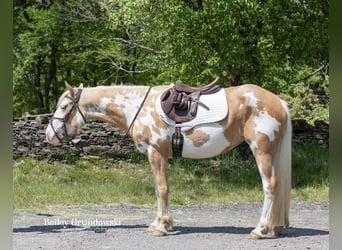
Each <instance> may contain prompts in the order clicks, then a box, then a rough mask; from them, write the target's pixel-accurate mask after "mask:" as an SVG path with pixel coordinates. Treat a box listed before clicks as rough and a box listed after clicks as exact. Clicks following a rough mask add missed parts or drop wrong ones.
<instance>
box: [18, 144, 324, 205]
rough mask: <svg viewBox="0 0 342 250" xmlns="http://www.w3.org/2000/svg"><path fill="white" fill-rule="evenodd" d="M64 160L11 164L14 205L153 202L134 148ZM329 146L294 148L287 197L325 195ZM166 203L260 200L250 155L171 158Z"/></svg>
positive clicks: (143, 165) (148, 180)
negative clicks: (111, 156)
mask: <svg viewBox="0 0 342 250" xmlns="http://www.w3.org/2000/svg"><path fill="white" fill-rule="evenodd" d="M66 159H67V160H66V161H65V162H64V163H49V162H48V160H41V161H38V160H34V159H31V158H22V159H18V160H17V161H16V162H15V164H14V167H13V189H14V191H13V193H14V208H15V209H18V208H44V207H48V206H50V205H78V204H104V203H133V204H147V205H155V194H154V188H153V180H152V176H151V171H150V167H149V164H148V161H147V160H146V159H145V157H144V156H142V155H136V154H133V155H132V157H131V159H130V161H128V162H121V163H117V162H113V161H111V160H106V159H103V160H99V159H93V160H82V159H73V158H66ZM327 159H328V149H325V148H320V147H318V146H314V145H305V146H294V148H293V189H292V198H293V199H298V200H302V201H318V200H328V192H329V188H328V183H329V181H328V163H327ZM168 171H169V182H170V200H171V204H180V205H190V204H203V203H229V202H239V201H249V202H257V201H262V199H263V193H262V188H261V180H260V177H259V173H258V170H257V167H256V164H255V163H254V160H242V159H241V158H240V157H239V155H238V153H237V151H232V152H229V153H227V154H225V155H222V156H220V157H217V158H214V159H208V160H188V159H175V160H171V161H170V164H169V167H168Z"/></svg>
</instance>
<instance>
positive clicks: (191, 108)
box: [160, 77, 221, 123]
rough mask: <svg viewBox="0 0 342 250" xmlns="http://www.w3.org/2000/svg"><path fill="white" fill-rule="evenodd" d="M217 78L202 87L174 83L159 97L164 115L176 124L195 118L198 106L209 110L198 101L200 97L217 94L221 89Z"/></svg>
mask: <svg viewBox="0 0 342 250" xmlns="http://www.w3.org/2000/svg"><path fill="white" fill-rule="evenodd" d="M218 80H219V78H218V77H217V78H216V79H215V80H214V81H213V82H211V83H209V84H208V85H206V86H203V87H191V86H188V85H186V84H184V83H176V84H174V85H173V86H172V87H171V88H169V89H167V90H166V91H165V92H164V93H163V94H162V95H161V97H160V104H161V108H162V110H163V111H164V113H165V114H166V115H167V116H168V117H169V118H170V119H172V120H173V121H175V122H176V123H183V122H188V121H191V120H193V119H194V118H195V117H196V114H197V109H198V105H201V106H202V107H204V108H205V109H207V110H209V108H208V107H207V106H206V105H205V103H203V102H201V101H200V100H199V98H200V96H201V95H210V94H214V93H216V92H218V91H219V90H220V89H221V87H220V85H219V84H218Z"/></svg>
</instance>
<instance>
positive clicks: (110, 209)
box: [13, 202, 329, 250]
mask: <svg viewBox="0 0 342 250" xmlns="http://www.w3.org/2000/svg"><path fill="white" fill-rule="evenodd" d="M261 207H262V204H261V203H234V204H227V205H201V206H171V214H172V216H173V219H174V230H173V232H171V233H170V234H169V235H168V236H165V237H154V236H151V235H149V234H148V233H147V232H145V230H146V228H147V226H148V225H149V223H150V222H152V220H153V219H154V216H155V208H154V207H147V206H136V205H123V204H111V205H86V206H67V207H65V206H54V207H49V208H47V209H44V210H42V211H40V210H17V211H15V212H14V214H13V246H14V249H20V250H25V249H35V250H36V249H44V250H45V249H54V250H55V249H139V250H140V249H187V250H188V249H196V250H199V249H234V250H235V249H244V250H247V249H291V250H293V249H320V250H321V249H329V203H328V202H317V203H301V202H292V203H291V211H290V220H291V221H290V223H291V226H290V228H289V229H287V230H286V231H285V233H284V234H283V235H282V236H281V237H279V238H277V239H264V240H251V239H248V238H247V236H248V234H249V233H250V231H251V230H252V229H253V228H254V226H256V225H257V223H258V219H259V216H260V213H261Z"/></svg>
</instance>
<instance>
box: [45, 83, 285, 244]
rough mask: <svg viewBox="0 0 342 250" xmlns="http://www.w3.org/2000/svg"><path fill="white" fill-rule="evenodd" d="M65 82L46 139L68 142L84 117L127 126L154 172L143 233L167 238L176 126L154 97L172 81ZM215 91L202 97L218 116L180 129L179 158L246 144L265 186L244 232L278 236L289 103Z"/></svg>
mask: <svg viewBox="0 0 342 250" xmlns="http://www.w3.org/2000/svg"><path fill="white" fill-rule="evenodd" d="M66 87H67V91H66V92H65V93H64V94H63V95H62V96H61V97H60V99H59V101H58V104H57V110H56V112H55V113H54V115H53V117H52V119H51V121H50V124H49V125H48V127H47V129H46V140H47V142H49V143H51V144H54V145H56V144H59V143H60V142H62V141H64V140H70V139H71V138H72V136H74V135H75V134H77V133H78V132H79V131H80V129H81V127H82V125H84V124H85V122H86V121H88V120H100V121H104V122H109V123H111V124H113V125H114V126H117V127H119V128H121V129H122V130H124V131H126V132H127V133H128V134H129V135H130V136H131V137H132V139H133V141H134V143H135V145H136V147H137V149H138V150H139V151H140V152H141V153H143V154H145V155H146V156H147V157H148V159H149V162H150V165H151V168H152V173H153V177H154V185H155V191H156V196H157V207H158V211H157V216H156V218H155V220H154V221H153V222H152V223H151V224H150V226H149V227H148V229H147V231H148V232H150V233H152V234H153V235H159V236H160V235H167V232H168V231H170V230H172V227H173V221H172V218H171V215H170V212H169V199H168V195H169V184H168V176H167V161H168V159H169V158H172V157H173V152H172V151H173V148H172V143H171V140H172V136H173V135H174V133H175V128H176V127H177V126H178V125H179V124H172V121H167V119H165V116H164V115H163V113H162V111H161V109H160V96H161V95H162V94H163V93H164V91H165V90H167V89H169V88H170V86H156V87H146V86H99V87H87V88H83V86H82V85H80V86H79V87H78V88H73V87H71V86H70V85H69V84H67V83H66ZM213 95H217V96H214V98H210V96H211V95H208V96H207V102H205V101H203V100H202V101H203V103H204V104H206V105H208V106H210V105H211V106H213V107H214V106H215V105H214V103H215V102H216V103H219V105H216V109H218V110H217V112H215V114H216V113H217V114H219V113H220V112H221V114H220V115H219V116H215V115H212V112H211V113H210V111H209V113H208V114H209V115H208V116H207V117H209V118H210V117H211V116H213V117H214V118H213V119H209V118H208V119H207V118H206V117H205V116H204V118H203V119H202V122H198V123H196V124H190V125H188V126H185V127H181V130H180V131H181V134H182V136H183V137H184V140H183V148H182V156H183V157H186V158H197V159H200V158H208V157H213V156H216V155H219V154H222V153H224V152H226V151H228V150H231V149H232V148H234V147H236V146H237V145H239V144H240V143H241V142H243V141H246V142H247V143H248V144H249V146H250V148H251V150H252V152H253V155H254V157H255V160H256V163H257V166H258V169H259V172H260V175H261V179H262V185H263V191H264V204H263V208H262V213H261V217H260V221H259V223H258V225H257V226H256V228H255V229H254V230H253V231H252V232H251V233H250V235H249V237H250V238H254V239H261V238H267V237H276V236H278V235H279V233H281V231H282V229H283V228H287V227H288V226H289V205H290V189H291V137H292V127H291V119H290V114H289V110H288V108H287V104H286V103H285V102H284V101H283V100H281V99H280V98H279V97H277V96H276V95H274V94H273V93H271V92H269V91H267V90H265V89H263V88H261V87H258V86H256V85H242V86H238V87H229V88H222V89H221V90H220V91H219V93H215V94H213ZM219 95H220V96H221V97H220V98H218V96H219ZM209 99H212V100H214V101H212V100H211V101H210V100H209ZM200 106H202V105H200ZM218 106H221V107H223V111H222V109H221V110H219V108H218ZM198 109H199V111H198V113H200V109H202V110H207V109H208V110H209V108H207V109H203V108H202V107H198ZM214 109H215V107H214ZM202 113H203V112H202ZM210 114H211V115H210ZM211 118H212V117H211ZM215 120H216V121H215ZM180 126H181V125H180ZM256 212H257V211H256Z"/></svg>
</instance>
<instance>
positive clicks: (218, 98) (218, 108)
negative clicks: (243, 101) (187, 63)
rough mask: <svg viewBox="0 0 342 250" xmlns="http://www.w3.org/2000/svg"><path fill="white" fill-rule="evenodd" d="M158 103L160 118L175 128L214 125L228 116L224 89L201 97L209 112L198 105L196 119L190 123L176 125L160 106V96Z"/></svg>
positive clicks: (157, 108)
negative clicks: (205, 124)
mask: <svg viewBox="0 0 342 250" xmlns="http://www.w3.org/2000/svg"><path fill="white" fill-rule="evenodd" d="M157 100H158V101H157V102H156V110H157V113H158V114H159V116H160V118H161V119H162V120H163V121H165V122H166V123H167V124H168V125H170V126H173V127H188V128H189V129H190V128H192V127H194V126H196V125H200V124H204V123H213V122H217V121H220V120H222V119H224V118H225V117H226V116H227V114H228V105H227V99H226V92H225V91H224V89H223V88H222V89H221V90H219V91H218V92H216V93H214V94H211V95H201V96H200V99H199V100H200V101H201V102H203V103H204V104H205V105H206V106H207V107H208V108H209V110H207V109H205V108H204V107H202V106H201V105H198V109H197V115H196V117H195V118H194V119H193V120H191V121H189V122H184V123H180V124H176V122H175V121H173V120H171V119H170V118H169V117H168V116H167V115H166V114H165V113H164V111H163V109H162V107H161V104H160V96H159V98H158V99H157Z"/></svg>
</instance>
